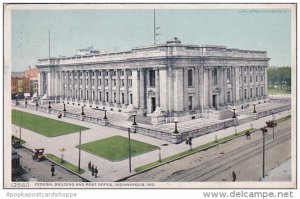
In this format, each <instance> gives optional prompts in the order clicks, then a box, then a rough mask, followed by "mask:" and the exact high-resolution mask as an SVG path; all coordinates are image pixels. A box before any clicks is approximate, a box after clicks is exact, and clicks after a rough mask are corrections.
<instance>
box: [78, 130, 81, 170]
mask: <svg viewBox="0 0 300 199" xmlns="http://www.w3.org/2000/svg"><path fill="white" fill-rule="evenodd" d="M78 148H79V154H78V171H79V172H80V170H81V168H80V160H81V128H80V130H79V145H78Z"/></svg>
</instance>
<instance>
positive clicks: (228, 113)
mask: <svg viewBox="0 0 300 199" xmlns="http://www.w3.org/2000/svg"><path fill="white" fill-rule="evenodd" d="M219 115H220V116H219V119H220V120H226V119H229V118H232V116H233V112H232V111H231V110H228V109H225V110H222V111H220V112H219Z"/></svg>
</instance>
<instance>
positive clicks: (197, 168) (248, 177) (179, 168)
mask: <svg viewBox="0 0 300 199" xmlns="http://www.w3.org/2000/svg"><path fill="white" fill-rule="evenodd" d="M275 129H276V131H275V138H276V139H275V141H273V140H272V133H271V132H272V131H271V129H269V135H268V136H267V138H266V139H267V141H266V143H268V145H267V147H266V149H267V150H266V173H267V172H268V171H269V170H271V169H273V168H275V167H277V166H278V165H279V164H280V163H282V162H284V161H285V160H286V159H288V158H290V156H291V147H290V146H291V143H290V134H291V121H290V120H288V121H285V122H282V123H280V124H279V125H278V127H277V128H275ZM261 148H262V134H261V131H257V132H256V133H254V134H252V135H251V139H246V138H245V137H244V136H243V137H240V138H237V139H235V140H233V141H229V142H226V143H224V144H220V145H218V146H217V147H214V148H211V149H209V150H206V151H202V152H200V153H196V154H194V155H191V156H189V157H186V158H183V159H181V160H178V161H174V162H171V163H169V164H166V165H163V166H161V167H158V168H155V169H152V170H150V171H148V172H145V173H142V174H139V175H136V176H133V177H131V178H128V179H127V180H126V181H137V182H138V181H154V182H159V181H170V182H174V181H181V182H189V181H231V180H232V177H231V173H232V171H235V173H236V174H237V181H259V180H260V178H261V174H262V169H261V168H262V155H261V154H262V149H261Z"/></svg>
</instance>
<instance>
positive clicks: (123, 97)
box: [122, 93, 125, 104]
mask: <svg viewBox="0 0 300 199" xmlns="http://www.w3.org/2000/svg"><path fill="white" fill-rule="evenodd" d="M124 101H125V96H124V93H122V104H124Z"/></svg>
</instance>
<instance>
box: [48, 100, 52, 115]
mask: <svg viewBox="0 0 300 199" xmlns="http://www.w3.org/2000/svg"><path fill="white" fill-rule="evenodd" d="M51 108H52V107H51V105H50V101H49V106H48V110H49V114H50V109H51Z"/></svg>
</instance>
